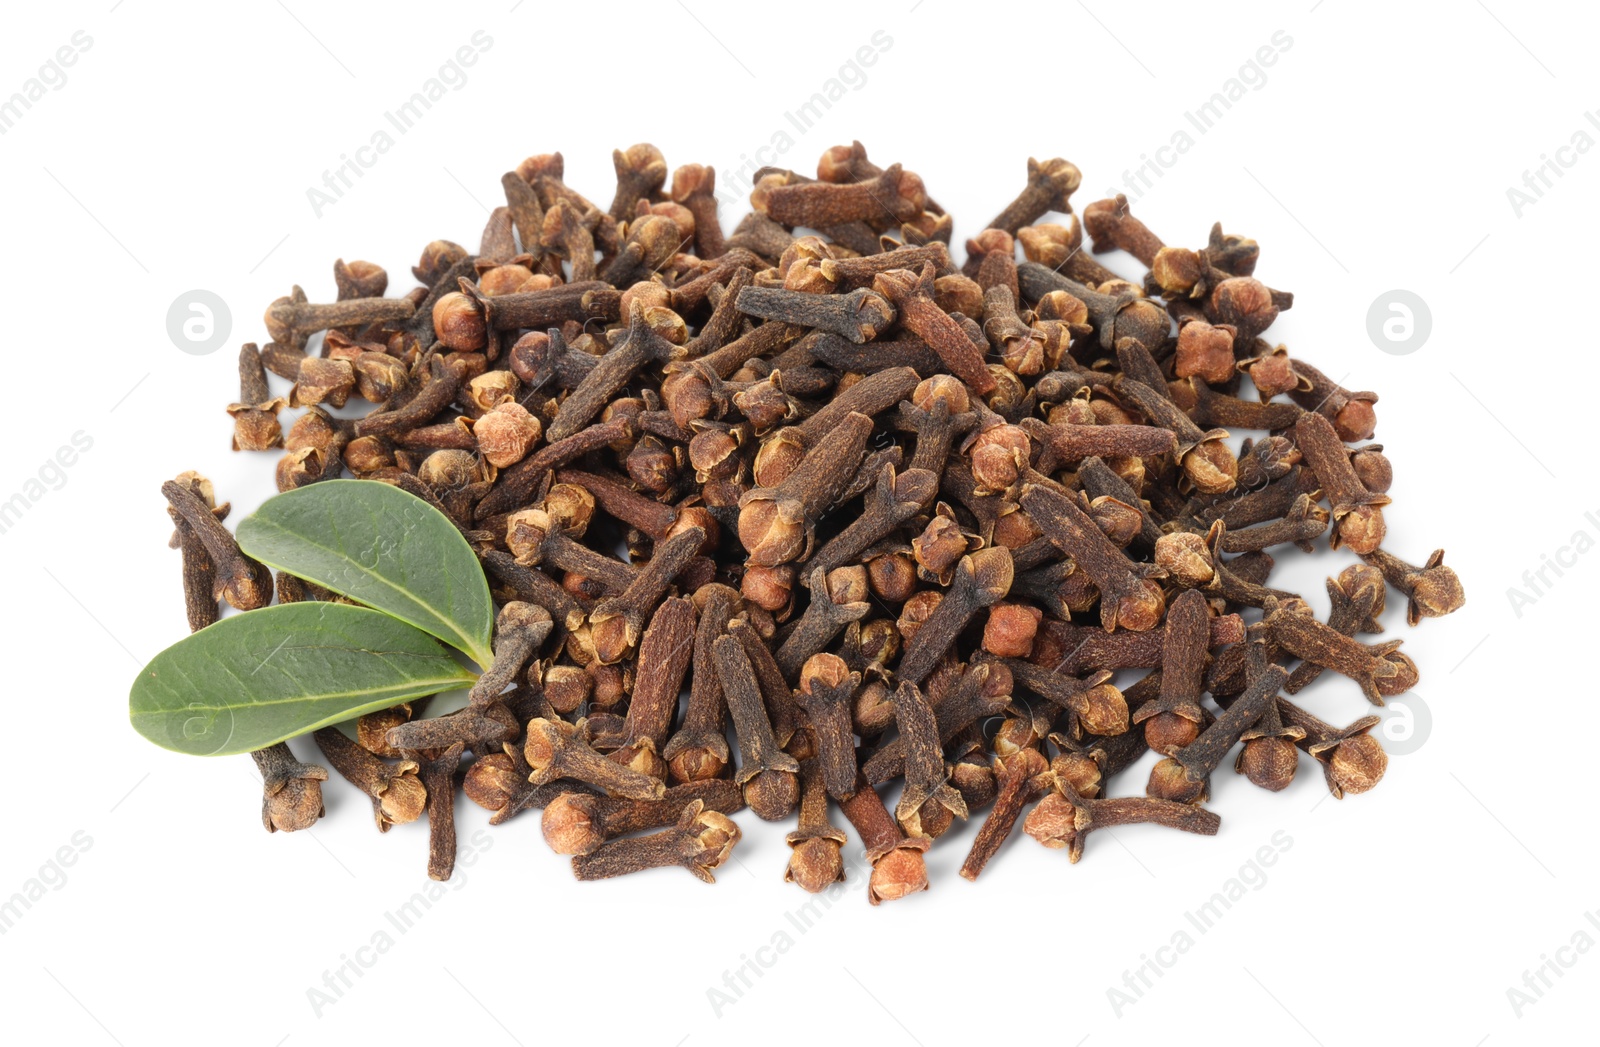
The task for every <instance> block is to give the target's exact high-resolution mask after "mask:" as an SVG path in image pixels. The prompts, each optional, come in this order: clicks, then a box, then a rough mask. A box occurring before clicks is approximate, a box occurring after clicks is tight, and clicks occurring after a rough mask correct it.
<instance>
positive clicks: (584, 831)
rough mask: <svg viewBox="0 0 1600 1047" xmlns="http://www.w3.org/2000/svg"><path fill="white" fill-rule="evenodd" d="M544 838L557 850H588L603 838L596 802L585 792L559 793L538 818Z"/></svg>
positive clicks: (604, 838) (603, 833)
mask: <svg viewBox="0 0 1600 1047" xmlns="http://www.w3.org/2000/svg"><path fill="white" fill-rule="evenodd" d="M539 831H540V832H541V833H543V834H544V842H545V843H547V844H549V845H550V849H551V850H552V851H554V852H556V853H557V854H589V853H590V852H592V851H594V850H595V849H596V848H597V847H599V846H600V845H601V844H603V843H605V842H606V835H605V830H604V829H603V827H602V826H601V820H600V811H599V806H598V804H597V802H596V799H595V797H594V796H592V795H590V794H587V793H562V794H561V795H560V796H558V797H556V798H555V799H554V800H552V801H550V805H549V806H548V807H546V808H545V809H544V813H543V814H542V815H541V816H540V819H539Z"/></svg>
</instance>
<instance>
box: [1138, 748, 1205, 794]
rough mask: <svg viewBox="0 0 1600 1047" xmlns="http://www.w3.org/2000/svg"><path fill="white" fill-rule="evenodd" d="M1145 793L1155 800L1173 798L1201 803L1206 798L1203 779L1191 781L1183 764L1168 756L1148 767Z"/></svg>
mask: <svg viewBox="0 0 1600 1047" xmlns="http://www.w3.org/2000/svg"><path fill="white" fill-rule="evenodd" d="M1144 791H1145V795H1146V796H1149V797H1150V798H1152V799H1155V800H1173V801H1175V802H1177V803H1203V802H1205V798H1206V782H1205V779H1201V780H1200V781H1198V782H1196V781H1192V780H1191V779H1190V778H1189V776H1188V774H1187V772H1186V771H1185V770H1184V767H1183V764H1181V763H1179V762H1178V761H1177V760H1174V759H1173V758H1172V757H1170V756H1168V757H1167V758H1166V759H1164V760H1162V761H1161V762H1160V763H1158V764H1156V765H1155V766H1154V767H1152V768H1151V769H1150V783H1149V784H1148V785H1146V786H1145V790H1144Z"/></svg>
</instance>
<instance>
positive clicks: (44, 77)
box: [0, 29, 94, 135]
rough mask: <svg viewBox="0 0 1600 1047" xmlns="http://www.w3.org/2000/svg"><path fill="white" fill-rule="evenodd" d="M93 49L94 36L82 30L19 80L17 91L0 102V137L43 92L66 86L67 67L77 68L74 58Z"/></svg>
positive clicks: (14, 124)
mask: <svg viewBox="0 0 1600 1047" xmlns="http://www.w3.org/2000/svg"><path fill="white" fill-rule="evenodd" d="M93 46H94V37H92V36H90V35H89V34H88V32H86V31H85V30H82V29H80V30H78V31H77V32H76V33H73V34H72V35H71V36H70V37H68V38H67V42H66V43H64V44H62V45H61V46H60V47H58V48H56V52H55V54H53V55H51V56H50V57H49V58H48V59H47V60H46V61H45V63H44V65H41V66H40V67H39V71H38V72H36V73H34V75H32V76H30V77H28V79H26V80H24V81H22V88H21V89H20V90H18V91H14V92H12V95H11V97H10V98H7V99H5V100H4V101H0V135H3V134H7V133H9V132H10V131H11V129H12V128H13V127H15V126H16V125H17V121H18V120H21V119H22V118H23V116H24V115H25V114H27V113H28V112H29V111H31V110H32V109H33V104H34V103H35V102H38V101H41V100H42V99H43V98H44V97H45V93H46V89H48V90H50V91H59V90H61V89H62V88H63V87H66V86H67V68H68V67H69V66H74V65H77V64H78V56H79V55H81V54H83V52H85V51H87V50H89V48H91V47H93Z"/></svg>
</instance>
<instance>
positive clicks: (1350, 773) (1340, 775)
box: [1327, 734, 1389, 794]
mask: <svg viewBox="0 0 1600 1047" xmlns="http://www.w3.org/2000/svg"><path fill="white" fill-rule="evenodd" d="M1388 768H1389V754H1388V753H1386V752H1384V751H1383V746H1382V744H1380V743H1379V741H1378V739H1376V738H1374V737H1373V736H1372V735H1370V734H1358V735H1356V736H1355V737H1354V738H1346V739H1345V740H1344V741H1342V742H1340V743H1339V744H1338V745H1337V746H1335V747H1334V750H1333V754H1332V755H1331V756H1330V757H1329V758H1328V764H1327V772H1328V782H1329V784H1330V785H1335V786H1337V787H1338V788H1339V789H1340V790H1342V791H1343V792H1346V793H1351V794H1354V793H1364V792H1366V791H1367V790H1368V789H1371V788H1372V787H1373V786H1374V785H1377V784H1378V782H1380V781H1382V780H1383V772H1384V771H1386V770H1388Z"/></svg>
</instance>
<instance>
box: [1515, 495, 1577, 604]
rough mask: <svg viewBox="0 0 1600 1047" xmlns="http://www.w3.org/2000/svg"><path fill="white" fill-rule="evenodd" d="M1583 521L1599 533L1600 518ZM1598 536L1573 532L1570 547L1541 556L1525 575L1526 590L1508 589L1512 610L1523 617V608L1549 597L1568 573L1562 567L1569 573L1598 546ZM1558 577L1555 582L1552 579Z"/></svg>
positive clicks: (1569, 541)
mask: <svg viewBox="0 0 1600 1047" xmlns="http://www.w3.org/2000/svg"><path fill="white" fill-rule="evenodd" d="M1583 519H1584V521H1585V522H1586V523H1588V525H1589V526H1590V527H1592V528H1594V530H1595V533H1597V534H1600V516H1596V515H1595V514H1594V513H1592V512H1588V513H1584V514H1583ZM1595 541H1596V539H1595V536H1594V534H1591V533H1590V532H1589V531H1588V530H1586V529H1584V528H1582V527H1580V528H1578V529H1577V530H1576V531H1574V532H1572V537H1571V538H1570V539H1569V540H1568V541H1567V544H1565V545H1563V546H1560V547H1558V548H1557V549H1556V551H1555V552H1554V553H1540V554H1539V559H1540V561H1541V562H1540V564H1539V566H1538V567H1535V568H1530V569H1529V570H1526V571H1523V572H1522V585H1523V588H1521V589H1519V588H1518V587H1516V586H1515V585H1513V586H1510V587H1509V588H1507V589H1506V599H1507V600H1509V601H1511V611H1512V613H1513V614H1515V615H1516V616H1517V617H1518V618H1521V617H1522V609H1523V608H1524V607H1531V606H1532V605H1534V604H1536V603H1538V602H1539V600H1540V598H1541V597H1543V596H1545V595H1547V594H1548V593H1549V591H1550V589H1551V588H1552V587H1553V586H1554V585H1555V581H1559V580H1560V579H1561V577H1562V576H1563V575H1564V574H1565V573H1566V571H1565V570H1563V568H1566V569H1568V570H1570V569H1571V568H1573V567H1576V566H1578V557H1580V556H1582V555H1584V554H1585V553H1587V552H1589V551H1590V550H1591V549H1593V548H1594V547H1595ZM1552 573H1553V574H1554V575H1555V581H1552V580H1551V578H1550V575H1551V574H1552Z"/></svg>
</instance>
